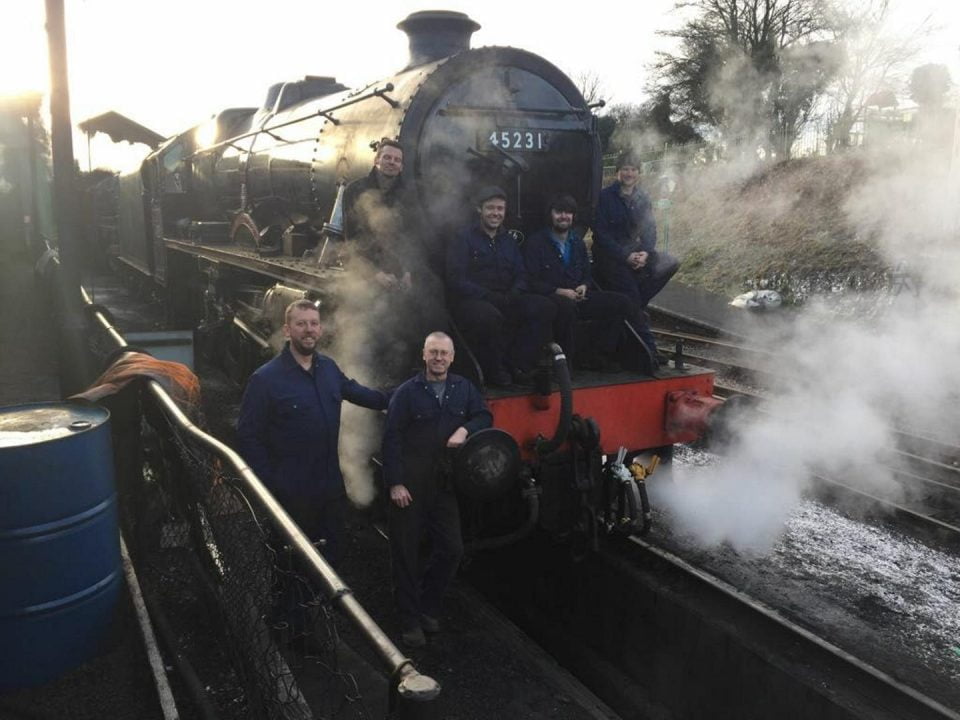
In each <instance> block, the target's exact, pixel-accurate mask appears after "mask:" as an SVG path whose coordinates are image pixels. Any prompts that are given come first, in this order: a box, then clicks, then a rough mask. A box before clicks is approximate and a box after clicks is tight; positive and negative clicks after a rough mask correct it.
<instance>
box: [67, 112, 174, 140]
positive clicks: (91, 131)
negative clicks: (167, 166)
mask: <svg viewBox="0 0 960 720" xmlns="http://www.w3.org/2000/svg"><path fill="white" fill-rule="evenodd" d="M78 127H79V128H80V130H82V131H83V132H84V133H85V134H86V135H89V136H92V135H96V134H97V133H98V132H102V133H106V134H107V135H109V136H110V139H111V140H113V141H114V142H120V141H121V140H126V141H127V142H129V143H143V144H144V145H147V146H148V147H150V148H153V149H156V148H157V147H159V146H160V143H162V142H163V141H164V139H165V137H164V136H163V135H161V134H160V133H158V132H154V131H153V130H151V129H150V128H148V127H144V126H143V125H141V124H140V123H138V122H134V121H133V120H131V119H130V118H128V117H125V116H124V115H121V114H120V113H118V112H114V111H113V110H110V111H109V112H105V113H103V114H102V115H97V116H95V117H92V118H87V119H86V120H84V121H83V122H81V123H80V124H79V125H78Z"/></svg>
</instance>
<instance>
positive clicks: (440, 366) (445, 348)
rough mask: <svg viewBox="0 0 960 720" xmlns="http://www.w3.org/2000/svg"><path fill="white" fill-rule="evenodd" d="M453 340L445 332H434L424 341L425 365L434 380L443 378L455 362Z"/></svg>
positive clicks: (429, 375)
mask: <svg viewBox="0 0 960 720" xmlns="http://www.w3.org/2000/svg"><path fill="white" fill-rule="evenodd" d="M453 353H454V351H453V340H451V339H450V336H449V335H447V334H446V333H444V332H432V333H430V334H429V335H427V338H426V340H424V341H423V365H424V369H425V371H426V375H427V377H428V378H429V379H432V380H443V379H444V378H446V377H447V370H449V369H450V365H451V364H452V363H453Z"/></svg>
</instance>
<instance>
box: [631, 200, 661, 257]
mask: <svg viewBox="0 0 960 720" xmlns="http://www.w3.org/2000/svg"><path fill="white" fill-rule="evenodd" d="M639 193H640V196H639V197H638V198H637V206H636V207H635V208H634V211H633V214H634V221H635V222H636V224H637V241H638V242H639V243H640V249H641V250H642V251H643V252H645V253H648V254H649V253H652V252H653V249H654V248H655V247H656V246H657V220H656V218H655V217H654V216H653V204H652V203H651V202H650V198H649V197H648V196H647V194H646V193H645V192H643V190H640V191H639Z"/></svg>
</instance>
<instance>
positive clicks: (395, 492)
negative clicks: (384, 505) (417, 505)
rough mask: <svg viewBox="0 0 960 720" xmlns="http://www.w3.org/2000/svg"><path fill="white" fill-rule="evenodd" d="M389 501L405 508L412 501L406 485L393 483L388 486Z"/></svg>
mask: <svg viewBox="0 0 960 720" xmlns="http://www.w3.org/2000/svg"><path fill="white" fill-rule="evenodd" d="M390 501H391V502H392V503H393V504H394V505H396V506H397V507H401V508H405V507H406V506H407V505H409V504H410V503H412V502H413V498H412V497H411V496H410V491H409V490H407V486H406V485H393V486H391V487H390Z"/></svg>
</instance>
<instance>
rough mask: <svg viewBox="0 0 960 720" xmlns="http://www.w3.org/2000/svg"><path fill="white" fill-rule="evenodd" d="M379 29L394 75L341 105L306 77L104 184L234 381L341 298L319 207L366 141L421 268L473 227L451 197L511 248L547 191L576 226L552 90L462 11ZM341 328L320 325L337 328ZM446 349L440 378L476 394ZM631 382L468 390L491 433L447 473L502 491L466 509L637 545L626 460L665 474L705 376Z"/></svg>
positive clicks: (572, 136)
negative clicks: (294, 327)
mask: <svg viewBox="0 0 960 720" xmlns="http://www.w3.org/2000/svg"><path fill="white" fill-rule="evenodd" d="M398 27H399V28H400V29H401V30H403V31H405V32H406V33H407V35H408V36H409V40H410V61H409V64H408V65H407V67H405V68H404V69H403V70H401V71H400V72H399V73H397V74H396V75H394V76H393V77H390V78H387V79H384V80H381V81H378V82H376V83H373V84H370V85H367V86H365V87H362V88H358V89H348V88H346V87H344V86H343V85H341V84H339V83H338V82H336V80H334V79H333V78H329V77H314V76H310V77H306V78H304V79H303V80H300V81H296V82H287V83H280V84H277V85H274V86H272V87H271V88H270V89H269V91H268V92H267V96H266V100H265V102H264V104H263V106H262V107H260V108H237V109H230V110H224V111H222V112H221V113H219V114H218V115H217V116H216V117H214V118H213V119H212V120H210V121H209V122H208V123H205V124H202V125H200V126H198V127H195V128H192V129H190V130H189V131H187V132H184V133H182V134H180V135H177V136H175V137H173V138H170V139H169V140H167V141H166V142H165V143H164V144H163V145H162V146H160V147H159V148H158V149H157V150H156V151H155V152H153V153H152V154H151V155H149V156H148V157H147V158H146V159H145V160H144V162H143V164H142V166H141V168H140V170H139V171H138V172H136V173H133V174H130V175H127V176H124V177H121V178H120V180H119V189H118V196H119V203H118V205H119V211H118V217H117V219H116V222H115V227H116V238H115V239H116V241H117V242H116V244H117V245H118V247H119V250H118V253H117V258H118V260H120V261H121V262H122V263H123V264H124V265H125V266H127V267H129V268H133V269H134V270H136V271H137V272H138V273H140V274H145V275H148V276H150V277H151V278H152V279H153V280H154V281H155V282H156V283H157V284H159V285H160V286H161V287H163V288H165V290H166V297H167V300H168V303H167V305H168V309H169V311H170V313H171V322H172V323H173V324H176V325H179V326H181V327H183V326H188V327H201V328H204V329H206V330H208V331H210V332H214V333H221V334H220V336H219V337H220V338H221V339H220V341H218V342H217V343H216V345H217V346H218V347H222V348H225V349H226V352H225V357H224V360H225V361H226V363H227V365H228V367H230V368H231V369H232V370H233V372H234V374H235V375H236V377H237V379H238V380H239V379H241V378H242V377H243V376H244V375H245V374H246V373H247V372H249V371H250V370H251V369H252V368H253V367H255V366H256V364H258V363H259V362H261V361H262V360H263V358H264V356H265V355H268V354H269V353H270V352H272V348H271V336H273V335H276V334H277V333H278V331H279V329H280V327H281V325H282V312H283V309H284V307H285V306H286V305H287V304H288V303H289V302H290V301H292V300H294V299H297V298H299V297H303V296H304V295H308V296H311V297H315V298H317V299H318V300H320V302H321V303H322V304H325V306H326V307H327V308H328V309H330V310H331V311H333V312H334V313H335V312H336V308H337V306H338V302H339V298H341V297H342V296H343V295H344V294H345V292H346V288H347V286H348V284H349V283H350V282H351V281H352V282H354V283H355V282H356V279H355V278H354V279H353V280H351V272H350V269H349V267H346V268H344V267H343V266H342V265H341V264H340V263H339V262H338V259H339V258H340V257H341V251H342V250H343V247H342V243H338V242H337V238H338V234H339V233H338V231H339V229H340V228H339V225H340V219H339V203H338V200H339V199H340V198H341V197H342V189H343V186H344V184H345V183H347V182H349V181H352V180H354V179H356V178H359V177H361V176H363V175H365V174H366V173H367V172H368V171H369V169H370V167H371V164H372V162H373V159H374V150H375V149H376V147H377V142H378V141H379V140H380V139H381V138H383V137H389V138H395V139H397V140H399V142H400V143H401V144H402V145H403V147H404V178H405V182H408V183H412V185H413V187H414V188H415V192H414V193H413V202H414V203H415V204H416V205H417V206H418V207H416V208H414V209H413V210H414V212H416V213H418V214H419V217H421V218H422V222H421V226H422V227H426V228H429V232H428V233H427V234H428V235H429V237H425V238H422V240H423V241H424V242H425V243H426V245H427V246H428V247H427V248H426V249H427V253H426V255H427V256H428V257H429V256H431V251H432V254H433V256H436V255H438V254H439V252H440V251H441V249H442V243H443V240H444V238H446V237H449V236H450V235H451V233H453V232H454V231H455V229H456V228H457V227H458V226H460V225H462V224H464V223H465V222H467V221H468V220H469V219H470V218H471V217H472V216H473V214H474V213H475V210H474V208H472V207H471V202H470V197H471V195H472V194H473V193H474V192H475V191H476V189H477V188H478V187H481V186H484V185H490V184H495V185H499V186H501V187H502V188H504V189H505V190H506V192H507V194H508V196H509V198H508V208H509V211H508V212H509V214H508V218H507V222H506V225H507V226H508V227H512V228H517V229H519V230H521V231H530V230H533V229H534V228H535V227H536V226H538V225H539V224H541V223H542V222H543V220H544V213H543V210H544V208H543V205H544V201H545V198H547V197H549V196H550V195H551V194H554V193H556V192H565V193H569V194H571V195H573V196H574V198H575V199H576V200H577V202H578V204H579V205H580V207H581V208H582V209H583V211H584V213H583V214H584V216H585V217H589V215H590V213H591V210H592V208H593V205H594V203H595V201H596V197H597V194H598V192H599V188H600V181H601V166H600V145H599V138H598V134H597V120H596V117H595V116H594V115H593V114H592V112H591V108H590V107H589V106H588V105H587V103H586V101H585V100H584V98H583V96H582V94H581V93H580V91H579V90H578V89H577V87H576V86H575V85H574V83H573V82H572V81H571V80H570V79H569V78H568V77H566V75H564V74H563V73H562V72H561V71H560V70H559V69H557V68H556V67H555V66H554V65H552V64H551V63H549V62H547V61H546V60H544V59H543V58H541V57H538V56H536V55H534V54H531V53H529V52H526V51H524V50H519V49H514V48H505V47H487V48H479V49H470V47H469V38H470V35H471V34H472V33H473V32H474V31H476V30H477V29H478V28H479V25H477V23H475V22H474V21H473V20H471V19H470V18H468V17H467V16H466V15H463V14H462V13H455V12H433V11H430V12H418V13H414V14H412V15H410V16H409V17H407V18H406V19H405V20H403V21H402V22H401V23H400V24H399V25H398ZM355 321H356V317H352V318H347V319H346V320H344V318H340V327H343V325H344V323H345V322H355ZM334 327H335V328H336V327H337V323H335V324H334ZM627 329H628V330H629V328H627ZM224 332H226V339H225V341H224V336H223V334H222V333H224ZM628 336H629V337H630V338H632V342H633V343H634V346H635V347H634V350H636V346H639V340H638V338H636V335H635V334H634V333H628ZM457 341H458V348H459V350H460V352H458V354H457V356H458V362H459V363H460V366H459V367H457V368H455V369H456V370H457V371H458V372H461V373H462V374H465V375H468V376H472V377H474V378H475V379H479V373H478V371H477V370H476V368H475V367H473V366H472V364H471V362H470V358H471V354H470V352H469V348H466V349H465V348H464V345H463V344H462V339H461V338H457ZM628 346H629V343H628ZM275 347H276V346H275V345H274V346H273V349H275ZM465 350H466V351H465ZM626 352H627V354H628V355H630V352H631V351H630V348H629V347H627V350H626ZM630 364H631V363H629V362H628V363H627V365H628V366H629V365H630ZM633 365H634V368H635V370H636V371H635V372H625V373H619V374H617V375H615V376H610V377H606V378H605V377H597V376H586V377H583V376H581V377H579V378H578V382H577V383H575V384H572V383H570V381H569V376H568V374H567V373H566V370H565V368H560V369H559V370H557V371H556V373H555V375H556V377H555V378H554V379H556V378H559V379H560V385H561V392H560V399H559V401H558V400H557V397H556V396H557V393H556V392H552V391H551V390H552V386H551V384H550V375H549V372H550V371H549V368H547V367H545V369H544V375H543V378H542V380H543V381H542V382H540V383H539V387H538V389H537V390H536V391H535V392H531V391H530V390H529V389H519V388H515V389H513V390H506V391H497V392H491V393H488V399H489V401H490V404H491V408H492V409H493V412H494V417H495V424H496V426H497V427H499V428H502V429H503V430H504V431H505V432H501V433H500V438H499V440H492V441H491V442H490V443H489V445H487V447H486V448H485V449H483V448H481V450H480V451H478V453H477V454H475V455H474V458H475V459H477V458H479V460H476V462H474V463H473V464H472V465H471V464H470V463H469V462H467V463H466V464H465V467H464V468H463V472H462V473H461V474H462V475H463V476H464V477H469V476H471V475H474V476H476V475H478V474H479V475H481V476H482V475H483V474H484V472H485V470H484V468H486V469H489V468H491V467H494V466H496V467H499V468H500V469H501V470H503V469H507V471H508V472H507V474H508V475H510V477H508V478H507V481H506V482H505V483H504V484H503V485H502V486H501V485H497V486H496V487H502V488H503V489H502V490H498V491H493V490H490V487H489V486H487V485H486V484H485V483H486V481H485V480H484V479H483V478H480V479H479V480H478V483H479V484H478V485H476V486H474V487H473V488H472V489H471V488H468V489H467V494H471V493H472V494H473V495H475V496H476V497H475V499H477V500H478V501H481V502H484V501H487V500H489V499H491V497H492V496H494V495H502V494H504V493H508V492H509V489H510V488H511V487H512V488H514V489H518V488H519V487H520V485H521V484H525V485H526V486H527V488H528V490H530V488H531V487H533V486H538V487H539V490H538V493H539V492H542V493H544V495H545V497H546V498H549V499H550V500H549V503H548V506H545V507H544V512H543V513H541V514H540V522H541V525H547V526H550V527H549V529H551V530H553V531H555V532H557V533H558V534H563V533H564V532H567V531H568V530H569V529H570V528H571V527H572V526H574V525H577V526H579V527H581V529H584V530H587V532H588V534H594V533H595V531H596V528H598V527H602V526H603V525H604V524H606V526H607V527H608V529H609V528H614V527H615V528H617V529H625V530H637V529H639V528H640V527H641V526H642V522H643V520H642V518H643V511H642V502H641V501H642V499H643V498H642V492H641V491H642V482H643V476H644V470H643V467H641V466H640V465H638V464H636V463H634V464H632V465H631V463H630V458H633V457H634V456H635V455H636V454H637V453H638V452H639V451H647V450H652V449H654V450H656V451H657V452H658V454H659V455H660V456H661V457H668V456H669V453H670V447H671V444H672V443H674V442H677V441H685V440H690V439H692V438H693V437H695V435H696V428H695V427H694V426H695V425H696V424H697V423H699V422H700V420H702V417H703V413H699V414H698V413H693V414H691V413H690V412H689V403H687V409H686V410H685V411H684V410H683V405H684V402H683V401H682V398H683V397H686V398H687V399H689V398H690V397H693V398H700V399H703V398H705V397H709V395H710V394H711V391H712V375H711V374H710V373H707V372H697V371H691V370H687V371H685V372H675V371H672V370H669V369H667V370H664V371H662V372H661V373H659V376H658V377H656V378H654V377H651V376H650V375H649V374H644V373H643V372H641V371H640V370H641V368H640V367H639V365H638V363H633ZM534 396H536V397H534ZM691 418H694V419H691ZM504 436H508V438H507V440H509V442H504ZM547 438H549V439H547ZM621 449H623V451H624V452H618V451H620V450H621ZM484 453H486V455H485V454H484ZM491 453H492V454H493V455H494V456H496V455H497V453H500V455H499V456H498V457H500V460H491V455H490V454H491ZM605 456H609V457H610V458H614V457H617V460H616V461H613V460H611V463H608V465H611V466H612V464H616V465H617V468H616V472H606V474H603V473H604V471H603V470H601V462H600V459H601V458H603V457H605ZM484 458H486V459H484ZM647 467H649V466H647ZM628 468H632V472H630V471H628V470H627V469H628ZM521 480H522V483H521ZM533 495H534V493H531V492H528V493H527V494H526V496H527V498H528V502H530V501H529V498H530V497H532V496H533ZM535 514H536V513H535V512H533V511H532V510H531V515H535ZM589 528H593V529H592V530H589Z"/></svg>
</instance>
